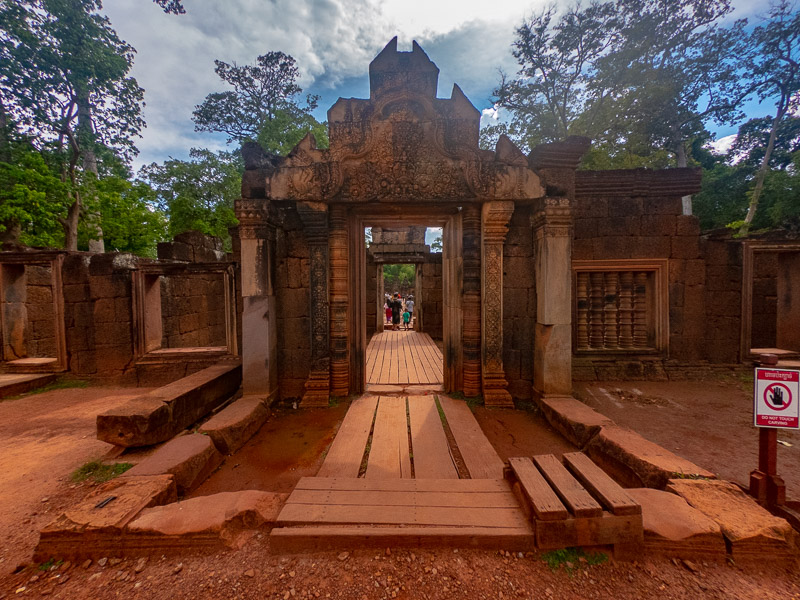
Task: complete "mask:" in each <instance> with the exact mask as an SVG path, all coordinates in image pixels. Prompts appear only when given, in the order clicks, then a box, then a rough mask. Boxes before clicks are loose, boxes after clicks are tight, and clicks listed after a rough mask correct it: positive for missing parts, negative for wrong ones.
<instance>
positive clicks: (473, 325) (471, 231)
mask: <svg viewBox="0 0 800 600" xmlns="http://www.w3.org/2000/svg"><path fill="white" fill-rule="evenodd" d="M462 227H463V246H462V256H463V265H464V276H463V277H464V279H463V282H464V283H463V285H464V296H463V304H462V321H463V329H462V342H463V347H464V363H463V364H464V395H465V396H467V397H471V396H478V395H480V393H481V254H480V250H481V248H480V245H481V213H480V209H479V208H478V207H477V206H474V205H468V206H465V207H464V210H463V211H462Z"/></svg>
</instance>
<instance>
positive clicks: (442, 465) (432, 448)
mask: <svg viewBox="0 0 800 600" xmlns="http://www.w3.org/2000/svg"><path fill="white" fill-rule="evenodd" d="M408 413H409V415H408V416H409V423H410V425H411V449H412V451H413V453H414V477H415V478H417V479H458V471H457V470H456V467H455V464H454V463H453V457H452V456H450V446H449V445H448V443H447V436H446V435H445V433H444V428H443V427H442V421H441V419H440V417H439V411H438V410H437V408H436V402H435V401H434V399H433V396H409V397H408Z"/></svg>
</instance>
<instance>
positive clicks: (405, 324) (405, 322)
mask: <svg viewBox="0 0 800 600" xmlns="http://www.w3.org/2000/svg"><path fill="white" fill-rule="evenodd" d="M409 321H411V313H410V312H408V305H406V309H405V311H403V327H404V328H405V330H406V331H408V323H409Z"/></svg>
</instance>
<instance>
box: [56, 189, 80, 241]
mask: <svg viewBox="0 0 800 600" xmlns="http://www.w3.org/2000/svg"><path fill="white" fill-rule="evenodd" d="M80 216H81V197H80V196H79V195H77V194H76V196H75V202H73V203H72V205H71V206H70V207H69V211H67V218H66V219H64V220H63V221H62V222H61V225H62V226H63V227H64V249H65V250H69V251H71V252H75V251H77V250H78V220H79V219H80Z"/></svg>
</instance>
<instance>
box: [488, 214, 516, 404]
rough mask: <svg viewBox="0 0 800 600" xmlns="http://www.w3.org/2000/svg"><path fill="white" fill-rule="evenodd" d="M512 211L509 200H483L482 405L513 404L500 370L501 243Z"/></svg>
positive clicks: (501, 310)
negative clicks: (484, 201)
mask: <svg viewBox="0 0 800 600" xmlns="http://www.w3.org/2000/svg"><path fill="white" fill-rule="evenodd" d="M513 213H514V202H513V201H510V200H504V201H492V202H486V203H485V204H484V205H483V209H482V212H481V221H482V224H481V225H482V227H481V254H482V261H481V263H482V273H483V277H482V278H481V279H482V285H481V330H482V332H483V340H482V343H481V359H482V361H481V367H482V369H481V370H482V375H483V401H484V402H485V403H486V406H502V407H510V408H513V407H514V401H513V400H512V399H511V394H509V392H508V390H507V389H506V388H507V387H508V381H506V376H505V371H504V370H503V243H504V242H505V239H506V233H508V221H509V220H510V219H511V215H512V214H513Z"/></svg>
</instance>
